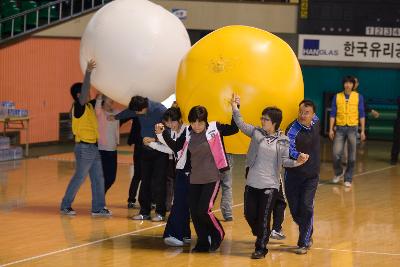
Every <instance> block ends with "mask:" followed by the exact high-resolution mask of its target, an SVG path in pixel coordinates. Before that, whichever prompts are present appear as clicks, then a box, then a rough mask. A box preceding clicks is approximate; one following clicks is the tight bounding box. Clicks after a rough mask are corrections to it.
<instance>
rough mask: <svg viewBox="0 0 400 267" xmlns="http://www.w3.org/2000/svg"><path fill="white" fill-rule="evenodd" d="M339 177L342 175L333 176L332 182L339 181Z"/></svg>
mask: <svg viewBox="0 0 400 267" xmlns="http://www.w3.org/2000/svg"><path fill="white" fill-rule="evenodd" d="M340 178H342V176H335V177H333V179H332V183H334V184H337V183H339V182H340Z"/></svg>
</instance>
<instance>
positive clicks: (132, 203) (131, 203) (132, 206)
mask: <svg viewBox="0 0 400 267" xmlns="http://www.w3.org/2000/svg"><path fill="white" fill-rule="evenodd" d="M134 208H136V203H135V202H128V209H134Z"/></svg>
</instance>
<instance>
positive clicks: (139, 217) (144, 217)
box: [132, 214, 150, 221]
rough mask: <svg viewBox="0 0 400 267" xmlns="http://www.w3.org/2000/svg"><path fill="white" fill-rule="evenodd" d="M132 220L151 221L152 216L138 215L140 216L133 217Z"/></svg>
mask: <svg viewBox="0 0 400 267" xmlns="http://www.w3.org/2000/svg"><path fill="white" fill-rule="evenodd" d="M132 220H136V221H143V220H150V215H143V214H138V215H135V216H133V217H132Z"/></svg>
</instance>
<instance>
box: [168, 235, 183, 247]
mask: <svg viewBox="0 0 400 267" xmlns="http://www.w3.org/2000/svg"><path fill="white" fill-rule="evenodd" d="M164 243H165V245H167V246H171V247H182V246H183V244H184V243H183V241H180V240H179V239H177V238H175V237H173V236H170V237H166V238H164Z"/></svg>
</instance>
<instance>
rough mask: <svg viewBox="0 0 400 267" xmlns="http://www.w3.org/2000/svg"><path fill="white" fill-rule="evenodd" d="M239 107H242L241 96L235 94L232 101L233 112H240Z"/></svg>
mask: <svg viewBox="0 0 400 267" xmlns="http://www.w3.org/2000/svg"><path fill="white" fill-rule="evenodd" d="M239 105H240V97H239V95H237V94H235V93H233V94H232V99H231V106H232V110H238V109H239Z"/></svg>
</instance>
